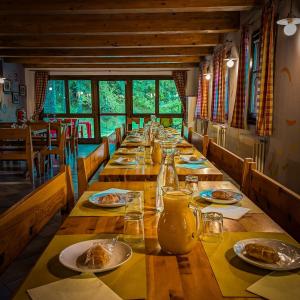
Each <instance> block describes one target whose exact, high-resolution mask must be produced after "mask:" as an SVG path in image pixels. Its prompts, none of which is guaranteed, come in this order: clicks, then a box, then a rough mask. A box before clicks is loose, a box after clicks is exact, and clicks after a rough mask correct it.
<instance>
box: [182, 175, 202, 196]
mask: <svg viewBox="0 0 300 300" xmlns="http://www.w3.org/2000/svg"><path fill="white" fill-rule="evenodd" d="M185 188H186V189H187V190H189V191H191V192H192V193H197V192H198V191H199V189H198V176H194V175H187V176H185Z"/></svg>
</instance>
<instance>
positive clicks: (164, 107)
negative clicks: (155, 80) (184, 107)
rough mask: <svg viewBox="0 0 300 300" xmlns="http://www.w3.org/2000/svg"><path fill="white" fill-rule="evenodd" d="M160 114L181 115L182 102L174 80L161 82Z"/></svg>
mask: <svg viewBox="0 0 300 300" xmlns="http://www.w3.org/2000/svg"><path fill="white" fill-rule="evenodd" d="M159 113H160V114H180V113H181V101H180V98H179V95H178V93H177V88H176V85H175V82H174V80H159Z"/></svg>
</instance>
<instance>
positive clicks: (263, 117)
mask: <svg viewBox="0 0 300 300" xmlns="http://www.w3.org/2000/svg"><path fill="white" fill-rule="evenodd" d="M274 47H275V7H274V3H273V1H270V2H269V3H267V4H266V6H265V7H264V9H263V12H262V21H261V44H260V57H259V66H260V67H259V71H258V89H257V119H256V133H257V134H258V135H259V136H271V135H272V126H273V124H272V123H273V96H274V95H273V85H274V76H273V70H274Z"/></svg>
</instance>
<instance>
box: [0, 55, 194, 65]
mask: <svg viewBox="0 0 300 300" xmlns="http://www.w3.org/2000/svg"><path fill="white" fill-rule="evenodd" d="M4 61H5V62H9V63H19V64H103V63H104V64H109V63H113V64H115V63H151V62H153V63H182V62H183V63H197V62H199V61H200V57H199V56H178V57H100V58H99V57H13V58H5V59H4Z"/></svg>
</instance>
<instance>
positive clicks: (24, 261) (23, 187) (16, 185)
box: [0, 145, 97, 300]
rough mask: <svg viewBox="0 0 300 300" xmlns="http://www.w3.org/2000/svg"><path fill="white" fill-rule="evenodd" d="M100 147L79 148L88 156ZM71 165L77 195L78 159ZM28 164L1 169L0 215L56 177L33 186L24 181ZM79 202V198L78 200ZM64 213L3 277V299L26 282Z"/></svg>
mask: <svg viewBox="0 0 300 300" xmlns="http://www.w3.org/2000/svg"><path fill="white" fill-rule="evenodd" d="M95 147H97V145H79V153H78V156H81V157H85V156H87V155H88V154H89V153H90V152H91V151H93V150H94V149H95ZM69 163H70V166H71V170H72V178H73V183H74V191H75V193H76V195H77V165H76V161H75V160H74V158H72V157H69ZM24 171H25V165H14V164H10V163H6V164H3V165H1V166H0V190H1V192H0V213H1V212H3V211H5V210H6V209H7V208H9V207H10V206H12V205H13V204H15V203H16V202H17V201H19V200H20V199H21V198H22V197H24V196H25V195H27V194H28V193H30V192H31V191H32V190H33V189H34V188H36V187H37V186H39V185H40V184H42V183H43V182H44V181H45V180H48V179H49V177H51V176H53V174H49V175H48V176H47V177H45V178H40V179H37V180H36V186H35V187H33V186H32V185H31V183H30V181H29V180H26V179H25V178H24ZM57 171H58V166H57V165H56V164H54V174H56V172H57ZM76 199H77V197H76ZM61 221H62V220H61V217H60V214H57V215H55V216H54V217H53V219H52V220H51V221H50V222H49V223H48V224H47V226H46V227H45V228H44V229H43V230H42V231H41V232H40V234H39V235H38V236H37V237H36V238H35V239H34V240H33V241H32V242H31V243H30V244H29V245H28V246H27V247H26V249H25V250H24V251H23V253H22V254H21V255H20V256H19V257H18V258H17V259H16V260H15V262H13V264H12V265H10V266H9V268H8V269H7V270H6V271H5V272H4V273H3V274H1V275H0V299H1V300H6V299H10V298H11V295H12V294H13V292H14V291H15V290H16V289H17V288H18V286H19V285H20V284H21V283H22V281H23V279H24V278H25V277H26V275H27V273H28V272H29V271H30V269H31V268H32V266H33V265H34V264H35V262H36V260H37V259H38V257H39V256H40V254H41V253H42V252H43V251H44V249H45V248H46V246H47V244H48V243H49V242H50V240H51V239H52V237H53V235H54V234H55V233H56V231H57V230H58V228H59V227H60V225H61Z"/></svg>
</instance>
